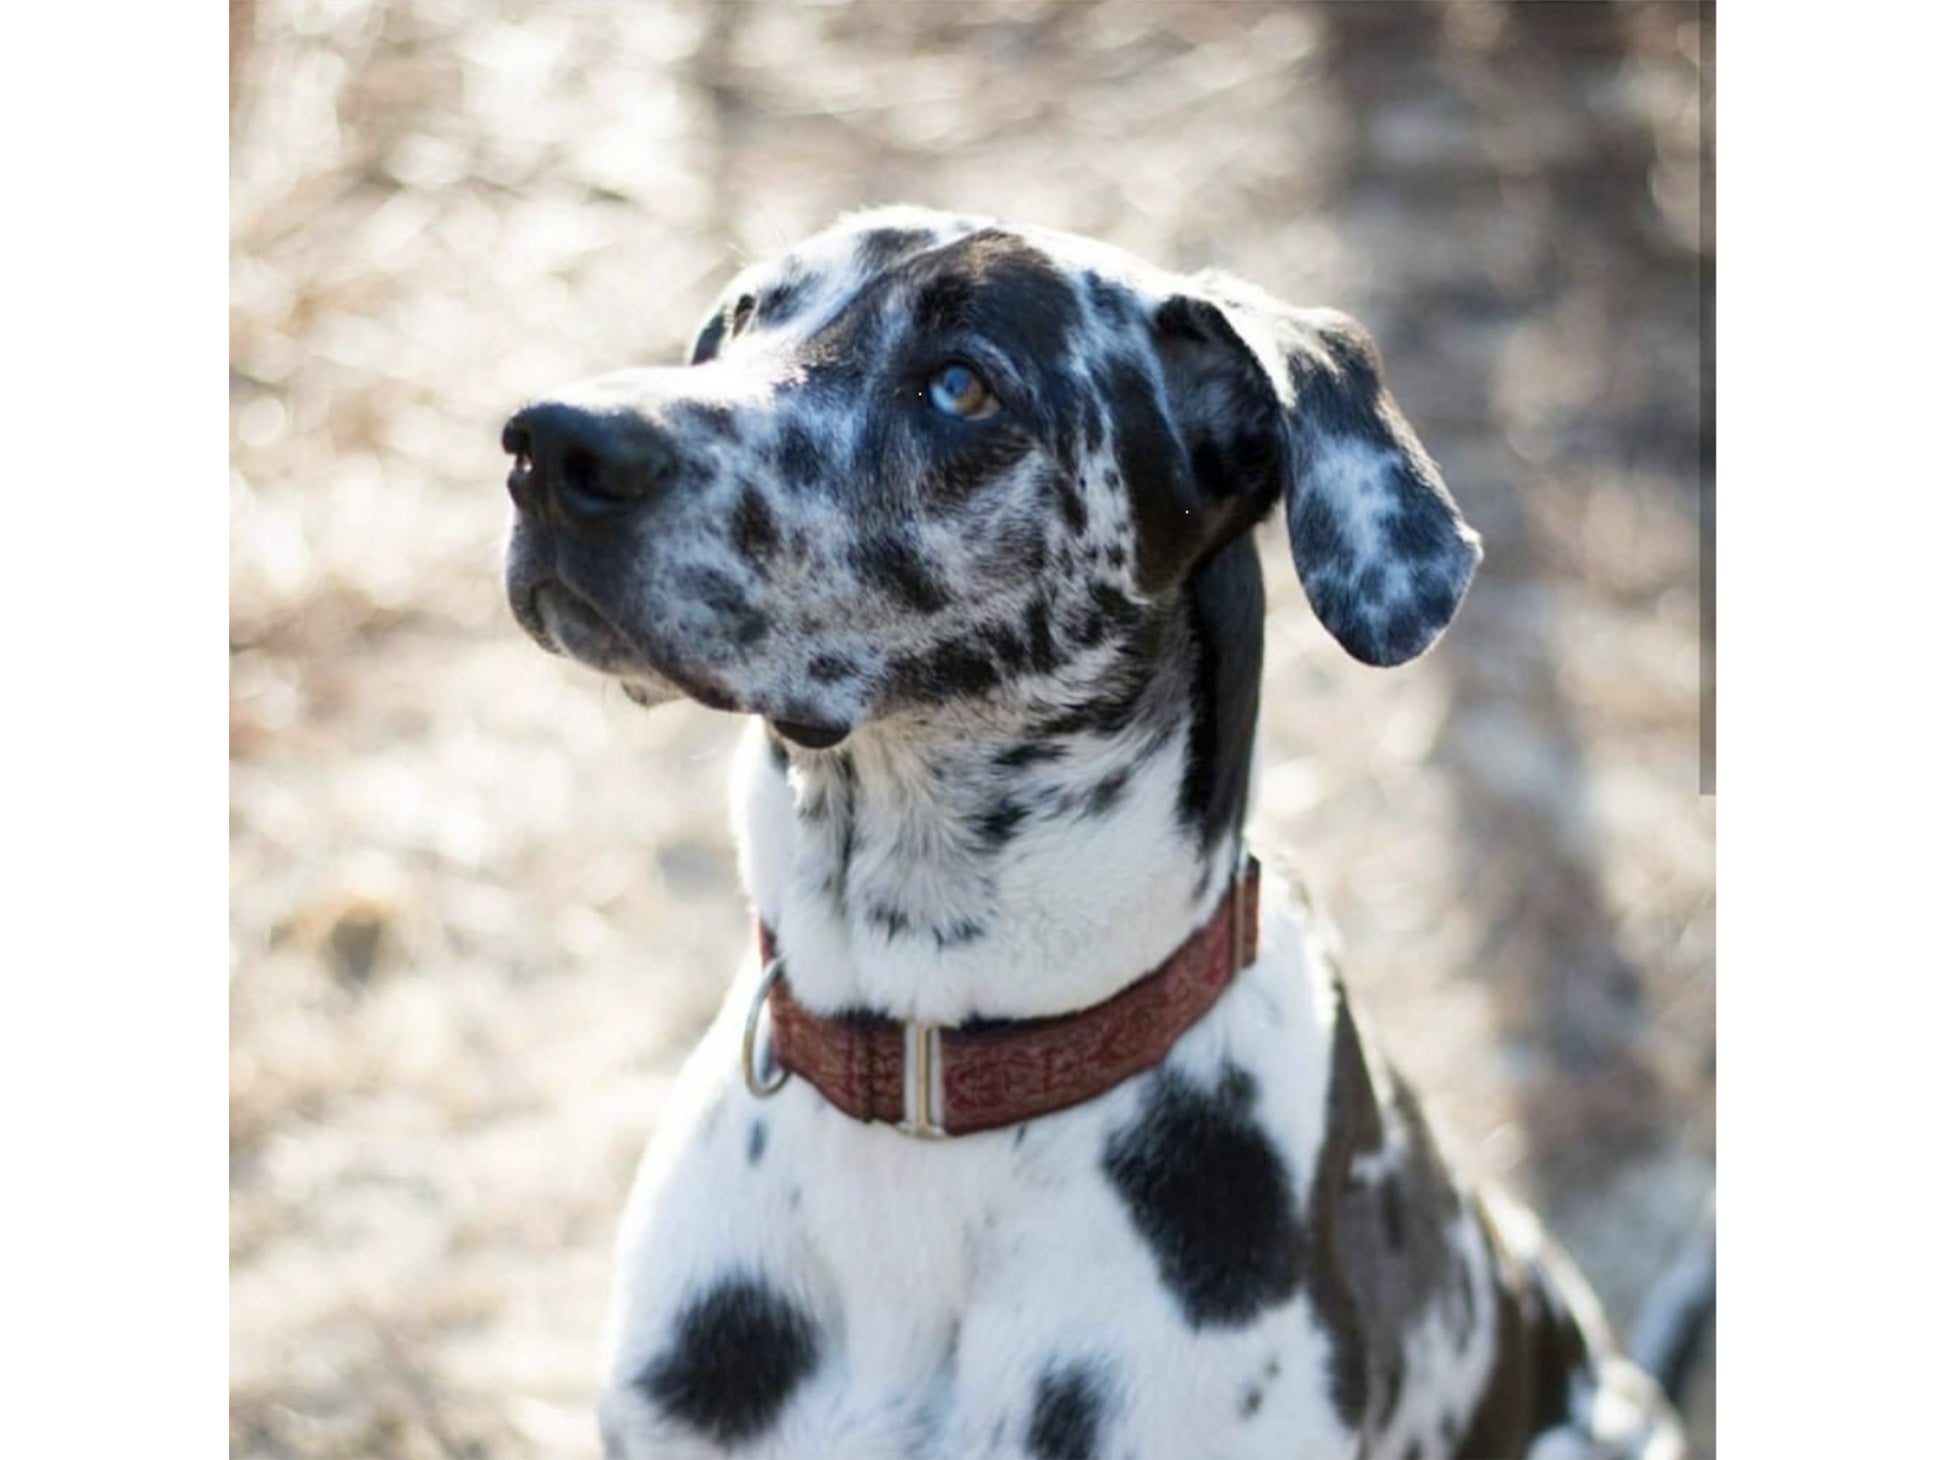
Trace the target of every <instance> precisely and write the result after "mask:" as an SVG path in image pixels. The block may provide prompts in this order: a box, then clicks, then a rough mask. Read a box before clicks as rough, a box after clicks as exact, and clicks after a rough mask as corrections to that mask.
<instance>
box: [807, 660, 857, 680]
mask: <svg viewBox="0 0 1946 1460" xmlns="http://www.w3.org/2000/svg"><path fill="white" fill-rule="evenodd" d="M805 668H806V670H807V671H808V672H809V674H810V676H811V678H813V679H815V680H816V681H817V682H818V683H819V684H837V683H839V682H840V681H842V680H847V679H856V678H857V677H858V675H859V668H858V664H857V661H856V660H854V659H851V658H849V657H848V656H846V655H844V654H830V653H822V654H813V655H812V656H811V662H810V663H809V664H807V665H806V666H805Z"/></svg>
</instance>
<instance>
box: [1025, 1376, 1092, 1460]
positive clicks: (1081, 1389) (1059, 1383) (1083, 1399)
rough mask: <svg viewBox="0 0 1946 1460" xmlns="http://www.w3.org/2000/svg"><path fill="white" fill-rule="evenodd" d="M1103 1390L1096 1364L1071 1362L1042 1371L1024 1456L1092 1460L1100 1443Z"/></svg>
mask: <svg viewBox="0 0 1946 1460" xmlns="http://www.w3.org/2000/svg"><path fill="white" fill-rule="evenodd" d="M1107 1389H1108V1385H1107V1380H1106V1376H1105V1375H1104V1374H1103V1373H1102V1370H1101V1367H1100V1366H1099V1365H1098V1364H1085V1363H1071V1364H1064V1365H1062V1366H1060V1367H1058V1368H1056V1367H1049V1368H1047V1369H1045V1370H1043V1371H1042V1373H1041V1376H1040V1379H1039V1381H1038V1382H1037V1383H1036V1384H1035V1386H1034V1413H1033V1418H1032V1420H1031V1421H1030V1422H1029V1424H1028V1428H1027V1453H1028V1454H1030V1455H1032V1456H1034V1457H1035V1460H1094V1457H1095V1456H1096V1455H1097V1454H1098V1453H1099V1449H1098V1447H1099V1445H1100V1443H1101V1427H1102V1418H1103V1414H1102V1411H1103V1409H1104V1407H1105V1405H1106V1403H1107Z"/></svg>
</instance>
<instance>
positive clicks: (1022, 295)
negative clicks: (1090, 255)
mask: <svg viewBox="0 0 1946 1460" xmlns="http://www.w3.org/2000/svg"><path fill="white" fill-rule="evenodd" d="M912 267H913V270H914V280H915V283H916V285H917V288H916V291H915V293H914V296H913V316H914V321H915V323H916V325H917V326H918V328H919V329H920V330H921V331H922V332H924V333H926V334H929V335H950V334H953V333H955V332H964V333H965V334H969V335H974V336H979V337H983V338H987V339H991V340H994V341H995V342H996V343H998V344H1000V345H1002V346H1005V347H1007V354H1008V355H1009V357H1011V358H1016V359H1021V360H1026V361H1043V362H1051V361H1057V360H1059V359H1061V357H1062V356H1063V355H1064V354H1065V353H1066V351H1067V341H1068V339H1069V337H1070V336H1071V335H1072V333H1073V332H1074V330H1075V328H1076V327H1077V326H1078V324H1079V323H1080V307H1079V305H1078V304H1077V303H1076V300H1075V296H1074V286H1073V284H1072V283H1071V282H1070V280H1069V278H1068V276H1067V275H1066V274H1065V273H1064V272H1063V271H1062V270H1061V268H1060V267H1059V266H1058V265H1056V264H1055V263H1054V262H1053V260H1051V259H1049V258H1048V257H1047V256H1046V255H1045V254H1043V253H1041V252H1040V250H1038V249H1036V248H1035V247H1034V246H1033V245H1032V244H1029V243H1027V242H1025V241H1023V240H1022V239H1020V238H1017V237H1015V236H1013V235H1012V234H1008V233H1004V232H1001V231H999V230H997V229H983V230H981V231H980V232H978V233H974V234H970V235H968V236H967V237H965V238H963V239H960V240H959V241H958V242H956V243H951V244H947V245H946V246H945V247H943V248H940V249H937V250H935V251H934V252H932V253H930V254H927V255H926V256H925V257H924V258H922V259H918V260H915V261H914V263H913V266H912Z"/></svg>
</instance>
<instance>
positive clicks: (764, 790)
mask: <svg viewBox="0 0 1946 1460" xmlns="http://www.w3.org/2000/svg"><path fill="white" fill-rule="evenodd" d="M503 444H504V445H505V447H506V449H507V450H508V451H509V452H510V453H511V454H512V455H513V457H514V458H515V460H514V466H513V470H512V474H511V476H510V478H509V483H508V484H509V487H510V490H511V492H512V495H513V499H514V503H515V506H516V513H515V520H514V526H513V532H512V537H511V540H510V544H509V548H508V555H507V590H508V594H509V597H510V600H511V602H512V606H513V610H514V613H515V614H516V616H517V617H518V618H519V620H520V622H521V624H522V625H523V626H524V627H525V628H526V630H527V631H528V632H529V633H530V634H531V635H532V636H533V637H534V638H535V639H536V640H538V641H539V642H540V643H541V645H542V646H544V647H545V648H548V649H550V650H554V651H556V652H560V653H565V654H567V655H569V656H571V657H572V658H574V659H576V660H578V661H580V662H581V663H583V664H585V665H587V666H589V667H591V668H593V669H595V670H598V671H600V672H602V673H603V674H606V675H609V676H612V677H613V678H614V679H616V680H618V681H619V682H620V684H621V686H622V688H623V689H624V691H625V692H626V693H627V694H628V695H629V696H630V697H631V698H633V699H634V700H636V701H638V702H640V703H641V704H644V705H655V704H657V703H660V702H663V701H666V700H670V699H673V698H676V697H678V696H688V697H689V698H691V699H694V700H698V701H700V702H701V703H703V704H705V705H708V706H711V707H714V708H716V709H720V710H726V711H731V712H735V713H739V714H743V715H747V716H749V717H751V719H750V725H749V729H748V731H747V733H746V735H745V737H744V740H743V743H742V751H741V754H740V756H739V759H738V766H737V770H736V772H735V776H734V781H735V790H734V799H735V804H736V808H737V810H736V818H737V824H738V828H739V846H740V865H741V871H742V875H743V878H744V882H745V885H746V887H747V889H748V891H749V895H750V898H751V901H752V902H753V904H754V912H755V921H756V923H757V928H756V930H755V937H754V939H753V942H754V944H755V945H756V946H757V948H758V950H759V951H760V954H761V956H753V957H751V958H750V959H749V960H748V961H747V962H746V963H745V965H744V967H743V970H742V973H741V974H740V976H739V977H738V978H737V979H736V981H735V983H734V985H733V987H732V989H731V991H730V995H729V998H728V1001H727V1002H726V1004H725V1006H724V1009H723V1013H722V1015H721V1017H720V1018H719V1019H718V1020H717V1022H716V1024H715V1026H714V1027H713V1029H712V1030H711V1032H710V1033H709V1035H708V1036H707V1037H706V1038H705V1040H704V1041H703V1043H702V1045H701V1046H700V1047H699V1048H698V1049H697V1051H696V1052H695V1054H694V1056H693V1057H692V1058H691V1059H690V1060H689V1062H688V1063H687V1065H686V1066H685V1068H684V1071H683V1074H682V1077H681V1080H680V1082H679V1085H678V1088H677V1090H676V1093H675V1094H673V1095H672V1096H671V1098H670V1100H669V1102H668V1105H667V1108H666V1109H665V1110H664V1111H663V1112H662V1114H661V1116H660V1117H659V1119H658V1121H657V1125H656V1129H655V1134H654V1138H653V1141H652V1142H651V1145H650V1148H649V1151H648V1154H647V1156H646V1158H645V1159H644V1162H643V1165H642V1168H641V1172H640V1175H639V1177H638V1179H637V1182H636V1185H635V1189H634V1192H633V1195H632V1197H631V1199H630V1201H629V1205H628V1209H627V1213H626V1216H625V1218H624V1221H623V1225H622V1234H621V1239H620V1270H619V1279H618V1283H617V1288H616V1293H615V1300H614V1302H615V1306H614V1312H613V1322H612V1331H611V1335H610V1340H609V1345H608V1358H607V1373H606V1380H605V1385H604V1389H603V1393H602V1397H601V1401H600V1422H601V1431H602V1436H603V1442H604V1445H605V1447H606V1450H607V1453H608V1454H609V1455H610V1456H614V1457H623V1456H629V1457H633V1456H645V1455H668V1456H692V1455H693V1456H704V1455H708V1456H716V1455H736V1456H831V1457H843V1460H865V1457H873V1456H925V1457H939V1460H949V1457H950V1460H959V1457H968V1456H1033V1457H1038V1460H1055V1457H1059V1460H1082V1457H1101V1460H1108V1457H1122V1456H1136V1457H1144V1460H1188V1457H1202V1456H1211V1457H1214V1456H1237V1457H1244V1456H1265V1457H1270V1456H1275V1457H1278V1460H1338V1457H1354V1456H1356V1457H1368V1460H1435V1457H1440V1456H1473V1457H1502V1460H1504V1457H1510V1456H1527V1457H1532V1460H1560V1457H1569V1456H1582V1457H1622V1456H1641V1457H1654V1460H1670V1457H1674V1456H1676V1455H1678V1454H1679V1453H1680V1439H1679V1429H1678V1426H1677V1422H1676V1419H1675V1416H1674V1414H1673V1411H1672V1410H1671V1408H1670V1407H1669V1405H1668V1404H1667V1402H1666V1401H1665V1399H1664V1397H1663V1395H1662V1393H1661V1392H1660V1391H1659V1389H1658V1387H1657V1386H1656V1384H1655V1383H1654V1382H1653V1381H1652V1380H1650V1379H1649V1378H1648V1377H1647V1376H1646V1375H1645V1374H1644V1373H1643V1372H1642V1370H1640V1369H1639V1368H1637V1367H1636V1366H1634V1365H1632V1364H1631V1363H1630V1362H1629V1361H1628V1360H1627V1359H1625V1358H1624V1357H1622V1356H1621V1355H1620V1353H1619V1352H1618V1350H1617V1348H1616V1345H1615V1344H1614V1342H1613V1341H1612V1340H1611V1338H1610V1337H1609V1335H1608V1333H1607V1330H1606V1328H1605V1325H1604V1323H1603V1320H1602V1316H1601V1314H1600V1312H1599V1311H1598V1309H1597V1307H1596V1305H1595V1303H1594V1302H1593V1300H1592V1299H1591V1298H1590V1296H1589V1293H1588V1290H1587V1288H1586V1285H1585V1284H1584V1283H1583V1282H1582V1281H1581V1280H1580V1278H1579V1277H1578V1276H1577V1274H1576V1273H1575V1271H1574V1270H1573V1268H1572V1267H1571V1266H1570V1265H1569V1263H1568V1262H1567V1261H1566V1260H1565V1259H1564V1258H1563V1257H1562V1256H1561V1254H1560V1253H1559V1252H1558V1251H1557V1250H1556V1249H1555V1248H1553V1247H1552V1246H1551V1245H1550V1244H1549V1243H1548V1242H1547V1241H1546V1240H1545V1238H1544V1237H1543V1236H1542V1234H1541V1233H1540V1232H1539V1230H1538V1229H1537V1227H1536V1224H1535V1222H1534V1221H1533V1219H1532V1218H1531V1217H1530V1216H1528V1215H1527V1213H1526V1212H1525V1211H1523V1210H1522V1209H1521V1208H1519V1207H1518V1206H1516V1205H1514V1204H1512V1203H1510V1202H1508V1201H1507V1200H1505V1199H1503V1198H1501V1197H1499V1196H1497V1195H1495V1194H1494V1193H1492V1192H1490V1191H1487V1190H1483V1189H1482V1188H1480V1187H1478V1186H1476V1185H1473V1184H1470V1183H1468V1182H1466V1181H1463V1180H1461V1179H1460V1178H1458V1177H1457V1176H1456V1175H1455V1174H1454V1173H1453V1172H1452V1171H1451V1170H1450V1169H1449V1167H1448V1165H1447V1163H1446V1161H1445V1160H1444V1159H1443V1158H1442V1156H1441V1154H1440V1152H1439V1149H1438V1146H1437V1145H1436V1143H1435V1139H1434V1137H1433V1135H1432V1133H1431V1132H1430V1130H1429V1129H1428V1125H1427V1122H1426V1120H1425V1118H1424V1116H1423V1115H1422V1113H1421V1111H1420V1108H1419V1106H1418V1105H1417V1104H1416V1103H1415V1101H1414V1099H1413V1097H1412V1095H1411V1093H1410V1091H1409V1090H1408V1088H1407V1087H1406V1086H1405V1085H1404V1084H1403V1083H1402V1082H1401V1081H1400V1080H1399V1078H1398V1077H1397V1076H1396V1075H1395V1074H1394V1073H1393V1072H1392V1071H1391V1069H1390V1068H1389V1066H1388V1065H1387V1064H1386V1063H1385V1061H1384V1060H1383V1059H1382V1058H1381V1057H1380V1055H1379V1053H1378V1052H1377V1051H1376V1050H1375V1049H1374V1047H1373V1046H1372V1045H1371V1044H1370V1043H1369V1042H1368V1041H1367V1039H1366V1038H1365V1037H1364V1036H1363V1034H1362V1033H1361V1031H1360V1029H1359V1026H1358V1024H1357V1023H1356V1022H1355V1020H1354V1018H1353V1015H1352V1013H1351V1011H1350V1009H1349V1008H1348V1007H1347V1003H1346V998H1345V991H1344V987H1343V985H1342V983H1341V982H1340V980H1339V978H1338V976H1337V974H1336V972H1335V971H1334V964H1333V961H1332V958H1331V955H1330V953H1329V951H1328V948H1327V946H1326V944H1325V942H1324V939H1323V935H1322V934H1321V931H1320V927H1319V924H1318V920H1317V918H1316V916H1315V914H1314V913H1313V912H1312V911H1311V909H1310V908H1309V906H1308V905H1307V904H1306V902H1305V901H1304V900H1303V898H1302V897H1301V895H1299V894H1296V893H1294V892H1292V891H1291V890H1290V889H1289V888H1288V887H1287V886H1286V885H1285V884H1284V883H1283V882H1281V881H1280V880H1279V879H1277V878H1275V877H1271V876H1267V875H1262V874H1260V873H1259V871H1258V870H1257V868H1256V866H1255V864H1254V862H1253V861H1252V860H1251V859H1250V858H1249V857H1248V856H1247V854H1246V853H1245V852H1244V850H1243V847H1242V823H1243V817H1244V810H1245V802H1246V798H1247V792H1248V789H1249V784H1250V773H1251V761H1252V746H1253V740H1254V736H1255V731H1256V724H1257V710H1258V698H1259V694H1260V688H1261V686H1260V683H1259V681H1260V677H1261V669H1262V658H1263V625H1264V593H1263V580H1262V577H1261V573H1260V569H1259V564H1258V558H1257V551H1256V548H1255V546H1254V543H1253V540H1252V531H1251V529H1252V528H1253V526H1254V525H1255V524H1257V523H1258V522H1260V521H1262V520H1263V519H1264V518H1265V517H1266V516H1267V515H1268V514H1269V513H1270V512H1271V510H1272V509H1273V508H1274V507H1276V506H1278V505H1279V504H1281V505H1282V506H1283V508H1284V511H1285V515H1286V520H1287V522H1288V527H1289V540H1290V550H1291V556H1292V558H1293V559H1294V560H1295V562H1296V566H1297V571H1298V574H1299V576H1300V578H1301V580H1302V582H1303V585H1304V589H1305V592H1306V595H1307V596H1308V598H1309V600H1310V603H1311V606H1312V608H1313V609H1314V610H1315V612H1316V615H1317V618H1318V620H1319V622H1321V623H1322V624H1323V626H1324V628H1325V629H1326V630H1327V631H1328V632H1329V633H1330V634H1331V635H1332V636H1333V637H1334V638H1335V639H1336V640H1337V641H1338V642H1339V643H1340V644H1341V645H1343V647H1344V648H1345V649H1346V650H1348V651H1349V652H1350V653H1351V654H1353V655H1354V656H1356V657H1357V658H1358V659H1360V660H1363V661H1364V662H1366V663H1368V664H1373V665H1382V666H1383V665H1396V664H1402V663H1404V662H1406V661H1408V660H1411V659H1413V658H1415V657H1416V656H1418V655H1420V654H1422V653H1424V652H1425V651H1426V649H1427V648H1429V647H1430V646H1431V645H1432V644H1433V642H1434V641H1435V640H1436V639H1437V638H1438V637H1439V635H1440V633H1441V631H1442V630H1443V629H1444V628H1445V626H1446V624H1447V623H1448V621H1449V620H1450V619H1451V618H1452V617H1453V615H1454V613H1455V611H1456V610H1457V609H1458V607H1459V605H1460V600H1461V598H1462V596H1463V595H1464V593H1465V592H1466V589H1467V585H1468V582H1469V580H1470V579H1471V577H1472V574H1473V571H1474V566H1475V564H1476V562H1477V561H1478V560H1479V556H1480V549H1479V547H1478V544H1477V540H1476V538H1475V535H1474V533H1473V532H1472V530H1471V529H1470V528H1469V527H1468V526H1467V525H1466V523H1465V522H1464V521H1463V520H1462V518H1461V516H1460V513H1459V510H1458V509H1457V507H1456V506H1455V505H1454V502H1453V499H1452V497H1451V496H1450V495H1449V494H1448V492H1447V490H1446V488H1445V486H1444V484H1443V483H1442V482H1441V480H1440V477H1439V474H1438V472H1437V470H1436V469H1435V467H1434V465H1433V463H1432V461H1431V460H1430V458H1429V457H1428V456H1427V454H1426V452H1425V450H1424V449H1423V448H1422V447H1421V445H1420V443H1419V441H1418V440H1417V438H1416V437H1415V436H1414V434H1413V432H1412V429H1411V428H1410V427H1409V426H1408V425H1407V424H1406V422H1405V420H1404V419H1403V417H1402V416H1401V415H1400V413H1399V409H1398V406H1397V404H1396V403H1395V402H1394V400H1393V398H1392V396H1391V395H1390V393H1389V392H1388V391H1387V389H1386V387H1385V384H1384V382H1383V380H1382V378H1381V375H1380V369H1379V360H1378V355H1377V352H1376V350H1375V348H1374V346H1373V343H1372V341H1371V339H1370V338H1369V337H1368V335H1367V334H1366V333H1365V331H1364V330H1363V329H1361V328H1360V327H1359V326H1358V325H1357V324H1356V323H1354V322H1353V321H1352V320H1351V319H1349V318H1347V317H1346V316H1344V315H1342V314H1339V313H1336V312H1333V311H1330V310H1324V309H1301V308H1294V307H1292V306H1290V305H1287V304H1284V303H1282V302H1280V301H1278V300H1277V299H1275V298H1273V297H1271V296H1270V295H1268V294H1266V293H1264V292H1262V291H1261V290H1258V289H1256V288H1253V287H1251V286H1249V285H1247V284H1244V283H1242V282H1239V281H1237V280H1235V279H1232V278H1228V277H1225V276H1221V275H1217V274H1202V275H1198V276H1195V277H1185V276H1181V275H1177V274H1173V273H1169V272H1165V271H1163V270H1161V269H1158V268H1154V267H1151V266H1148V265H1146V264H1144V263H1142V262H1139V261H1137V260H1135V259H1133V258H1130V257H1128V256H1126V255H1125V254H1122V253H1120V252H1118V251H1116V250H1114V249H1111V248H1109V247H1106V246H1104V245H1101V244H1099V243H1095V242H1091V241H1089V240H1086V239H1082V238H1078V237H1074V236H1070V235H1066V234H1061V233H1056V232H1051V231H1046V230H1042V229H1038V228H1026V227H1010V226H1002V225H999V224H996V223H994V222H992V221H989V220H982V219H972V218H962V217H957V216H950V215H945V214H941V213H935V212H929V211H921V210H917V209H890V210H879V211H874V212H870V213H864V214H859V215H854V216H852V217H849V218H847V219H845V220H843V221H842V222H840V223H839V224H838V225H837V226H836V227H834V228H832V229H830V230H828V231H826V232H824V233H821V234H819V235H817V236H816V237H814V238H811V239H810V240H808V241H807V242H804V243H802V244H800V245H799V246H797V247H795V248H792V249H790V250H789V251H788V252H787V253H785V254H783V255H782V256H781V257H779V258H777V259H775V260H773V261H770V262H767V263H764V264H761V265H758V266H754V267H751V268H748V269H746V270H744V271H743V273H742V274H740V275H739V276H738V277H737V278H736V279H735V280H734V281H733V282H732V283H731V284H730V285H729V286H728V288H727V290H726V291H725V293H724V294H723V296H722V300H721V303H720V305H719V307H718V308H716V309H715V310H714V311H712V313H711V314H710V316H709V319H708V321H707V322H706V323H705V324H704V326H703V328H702V331H701V334H700V336H699V337H698V338H697V340H696V342H695V346H694V350H693V354H692V357H691V360H690V362H689V364H688V365H687V366H686V367H675V368H658V369H629V370H623V371H620V372H618V373H615V374H611V375H605V376H602V377H599V378H597V379H594V380H591V381H587V382H584V383H582V384H578V385H575V386H571V387H568V388H565V389H562V390H559V391H555V392H553V393H551V394H548V395H546V396H544V397H541V398H539V399H537V400H535V401H533V402H532V403H530V404H528V405H527V406H526V407H525V408H524V409H522V410H521V411H519V412H518V413H517V414H516V415H515V416H514V417H513V418H512V419H511V421H509V422H508V424H507V425H506V427H505V431H504V437H503ZM1273 690H1274V686H1273Z"/></svg>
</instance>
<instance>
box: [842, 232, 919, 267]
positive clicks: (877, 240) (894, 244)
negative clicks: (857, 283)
mask: <svg viewBox="0 0 1946 1460" xmlns="http://www.w3.org/2000/svg"><path fill="white" fill-rule="evenodd" d="M935 237H936V235H935V234H933V233H932V232H931V231H930V230H928V229H924V228H874V229H873V230H872V231H871V232H869V233H861V234H860V235H859V236H858V242H857V244H856V253H857V258H858V262H859V264H860V265H861V266H863V267H864V268H866V269H870V270H874V271H875V270H878V269H882V268H884V267H885V266H886V265H887V264H891V263H896V262H897V261H898V260H899V259H901V258H903V257H904V256H905V255H906V254H909V253H916V252H918V251H919V250H920V249H922V248H926V247H928V246H929V245H931V244H932V242H933V241H934V238H935Z"/></svg>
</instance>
